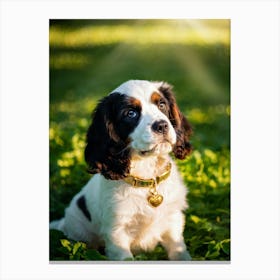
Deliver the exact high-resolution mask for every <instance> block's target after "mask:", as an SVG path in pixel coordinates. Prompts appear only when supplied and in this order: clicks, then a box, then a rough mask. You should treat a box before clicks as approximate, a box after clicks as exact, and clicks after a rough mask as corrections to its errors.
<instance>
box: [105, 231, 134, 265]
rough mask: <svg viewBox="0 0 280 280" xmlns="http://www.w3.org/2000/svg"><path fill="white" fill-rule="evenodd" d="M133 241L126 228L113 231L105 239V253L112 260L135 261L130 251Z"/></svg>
mask: <svg viewBox="0 0 280 280" xmlns="http://www.w3.org/2000/svg"><path fill="white" fill-rule="evenodd" d="M130 244H131V239H130V237H129V236H128V234H127V233H126V231H125V229H124V228H119V229H117V230H114V231H112V232H111V233H110V234H109V235H107V237H106V238H105V252H106V255H107V257H108V258H109V259H110V260H119V261H120V260H125V259H133V255H132V253H131V251H130Z"/></svg>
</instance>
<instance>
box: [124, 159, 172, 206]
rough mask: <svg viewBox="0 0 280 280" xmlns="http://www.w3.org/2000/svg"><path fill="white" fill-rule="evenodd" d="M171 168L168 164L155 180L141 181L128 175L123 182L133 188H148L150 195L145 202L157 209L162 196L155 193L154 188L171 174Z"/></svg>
mask: <svg viewBox="0 0 280 280" xmlns="http://www.w3.org/2000/svg"><path fill="white" fill-rule="evenodd" d="M171 166H172V165H171V163H170V162H169V163H168V164H167V165H166V167H165V171H164V172H163V173H162V174H161V175H159V176H157V177H156V178H155V179H154V178H151V179H143V178H139V177H135V176H132V175H129V176H127V177H125V178H124V179H123V180H124V181H125V182H126V183H128V184H130V185H132V186H133V187H135V188H149V193H150V195H149V196H148V197H147V200H148V202H149V203H150V205H151V206H153V207H157V206H159V205H160V204H161V203H162V201H163V196H162V195H160V194H159V193H158V192H157V190H156V187H157V185H158V184H159V183H161V182H162V181H164V180H166V179H167V178H168V177H169V175H170V173H171Z"/></svg>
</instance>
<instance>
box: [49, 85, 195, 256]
mask: <svg viewBox="0 0 280 280" xmlns="http://www.w3.org/2000/svg"><path fill="white" fill-rule="evenodd" d="M190 134H191V126H190V124H189V122H188V121H187V119H186V118H185V117H184V116H183V115H182V113H181V112H180V110H179V108H178V106H177V104H176V101H175V97H174V95H173V93H172V90H171V86H170V85H169V84H167V83H163V82H149V81H140V80H131V81H128V82H125V83H123V84H122V85H120V86H119V87H118V88H116V89H115V90H114V91H112V92H111V93H110V94H109V95H108V96H106V97H105V98H104V99H102V100H101V101H100V103H99V104H98V106H97V107H96V109H95V111H94V113H93V117H92V124H91V125H90V127H89V130H88V133H87V146H86V149H85V159H86V162H87V163H88V166H89V171H90V172H91V173H93V174H95V175H94V176H93V177H92V178H91V180H90V181H89V182H88V183H87V184H86V186H84V188H83V189H82V190H81V191H80V192H79V193H78V194H77V195H76V196H75V197H74V198H73V200H72V202H71V204H70V206H69V207H68V208H67V209H66V211H65V217H64V218H62V219H61V220H59V221H53V222H52V223H51V225H50V227H51V228H53V229H58V230H61V231H63V232H64V233H65V234H66V235H67V236H68V237H69V238H71V239H74V240H79V241H84V242H86V243H88V244H89V245H90V246H93V247H98V246H99V245H104V244H105V251H106V255H107V257H108V258H109V259H111V260H124V259H127V258H132V257H133V254H134V253H137V252H139V251H141V250H143V251H149V250H153V249H154V248H155V246H156V245H157V244H159V243H160V244H162V245H163V246H164V248H165V249H166V250H167V253H168V257H169V259H170V260H190V259H191V258H190V255H189V253H188V251H187V249H186V245H185V243H184V238H183V229H184V225H185V218H184V214H183V213H182V211H183V210H185V209H186V207H187V203H186V194H187V188H186V186H185V185H184V183H183V181H182V179H181V177H180V175H179V173H178V170H177V168H176V165H175V163H174V161H173V160H172V159H171V157H170V156H169V153H171V152H173V153H174V155H175V157H176V158H179V159H184V158H185V157H186V156H187V155H188V154H189V153H190V152H191V145H190V142H189V137H190ZM170 166H171V168H170ZM135 181H138V182H137V183H135ZM139 182H140V183H139ZM149 182H153V183H152V185H153V186H151V185H150V183H149ZM138 183H139V184H140V185H139V184H138ZM151 197H152V199H151ZM153 200H156V201H154V202H153Z"/></svg>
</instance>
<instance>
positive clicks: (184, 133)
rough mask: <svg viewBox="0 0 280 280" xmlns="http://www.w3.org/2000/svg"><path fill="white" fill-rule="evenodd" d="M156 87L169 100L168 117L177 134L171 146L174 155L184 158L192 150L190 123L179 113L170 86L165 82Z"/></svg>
mask: <svg viewBox="0 0 280 280" xmlns="http://www.w3.org/2000/svg"><path fill="white" fill-rule="evenodd" d="M158 89H159V91H160V92H161V93H162V94H163V95H164V97H165V98H166V99H167V101H168V102H169V116H168V117H169V120H170V122H171V124H172V125H173V127H174V129H175V131H176V134H177V141H176V143H175V145H174V147H173V152H174V155H175V157H176V158H178V159H184V158H185V157H186V156H187V155H189V154H190V153H191V151H192V145H191V143H190V141H189V138H190V136H191V134H192V127H191V124H190V123H189V121H188V120H187V118H186V117H185V116H184V115H183V114H182V113H181V111H180V109H179V107H178V105H177V104H176V100H175V96H174V93H173V91H172V86H171V85H169V84H167V83H162V84H161V85H160V86H159V88H158Z"/></svg>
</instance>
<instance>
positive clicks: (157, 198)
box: [147, 194, 163, 207]
mask: <svg viewBox="0 0 280 280" xmlns="http://www.w3.org/2000/svg"><path fill="white" fill-rule="evenodd" d="M147 200H148V202H149V203H150V205H152V206H153V207H158V206H159V205H160V204H161V203H162V201H163V196H162V195H160V194H154V195H149V196H148V198H147Z"/></svg>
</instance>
